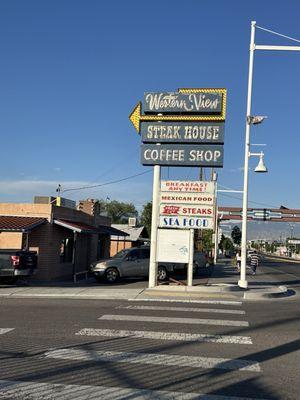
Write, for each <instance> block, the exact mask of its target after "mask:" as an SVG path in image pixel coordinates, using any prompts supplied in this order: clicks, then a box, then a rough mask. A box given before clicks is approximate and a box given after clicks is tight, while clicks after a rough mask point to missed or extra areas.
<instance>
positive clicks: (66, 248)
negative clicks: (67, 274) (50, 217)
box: [60, 238, 74, 263]
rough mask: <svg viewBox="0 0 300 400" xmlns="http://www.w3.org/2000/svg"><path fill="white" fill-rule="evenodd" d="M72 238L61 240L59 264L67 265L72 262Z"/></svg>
mask: <svg viewBox="0 0 300 400" xmlns="http://www.w3.org/2000/svg"><path fill="white" fill-rule="evenodd" d="M73 247H74V241H73V238H67V239H63V240H62V241H61V243H60V262H61V263H67V262H72V257H73Z"/></svg>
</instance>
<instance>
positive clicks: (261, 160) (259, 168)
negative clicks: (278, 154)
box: [254, 153, 268, 173]
mask: <svg viewBox="0 0 300 400" xmlns="http://www.w3.org/2000/svg"><path fill="white" fill-rule="evenodd" d="M254 171H255V172H260V173H263V172H268V168H267V167H266V166H265V163H264V153H261V154H260V156H259V162H258V164H257V166H256V168H255V170H254Z"/></svg>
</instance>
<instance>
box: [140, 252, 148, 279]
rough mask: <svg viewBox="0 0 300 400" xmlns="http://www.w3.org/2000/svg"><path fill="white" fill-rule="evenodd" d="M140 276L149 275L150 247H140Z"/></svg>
mask: <svg viewBox="0 0 300 400" xmlns="http://www.w3.org/2000/svg"><path fill="white" fill-rule="evenodd" d="M140 260H141V261H140V276H148V275H149V263H150V249H149V248H142V249H140Z"/></svg>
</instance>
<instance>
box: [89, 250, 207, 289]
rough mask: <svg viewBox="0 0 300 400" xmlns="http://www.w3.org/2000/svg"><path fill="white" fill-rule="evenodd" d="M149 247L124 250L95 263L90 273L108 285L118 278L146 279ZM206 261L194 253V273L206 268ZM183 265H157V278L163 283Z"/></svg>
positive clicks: (201, 254) (203, 257)
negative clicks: (104, 280)
mask: <svg viewBox="0 0 300 400" xmlns="http://www.w3.org/2000/svg"><path fill="white" fill-rule="evenodd" d="M149 261H150V247H146V246H142V247H140V248H137V247H133V248H131V249H125V250H122V251H120V252H119V253H117V254H115V255H114V256H113V257H112V258H110V259H108V260H104V261H96V262H94V263H92V264H91V265H90V271H91V273H92V274H93V275H94V277H95V279H96V280H97V281H101V279H103V278H105V279H106V281H107V282H109V283H115V282H116V281H117V280H118V279H119V278H123V277H124V278H125V277H126V278H129V277H148V275H149ZM207 266H208V263H207V259H206V257H205V256H204V255H203V253H200V254H197V253H195V257H194V273H196V271H197V269H198V268H201V267H207ZM184 267H185V266H184V264H176V263H159V264H158V273H157V278H158V280H160V281H165V280H167V278H168V275H169V274H170V273H172V272H174V271H176V270H177V269H181V270H182V269H183V268H184Z"/></svg>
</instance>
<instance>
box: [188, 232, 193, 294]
mask: <svg viewBox="0 0 300 400" xmlns="http://www.w3.org/2000/svg"><path fill="white" fill-rule="evenodd" d="M189 245H190V248H189V263H188V268H187V270H188V271H187V272H188V274H187V275H188V276H187V284H188V286H193V264H194V229H190V240H189Z"/></svg>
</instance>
